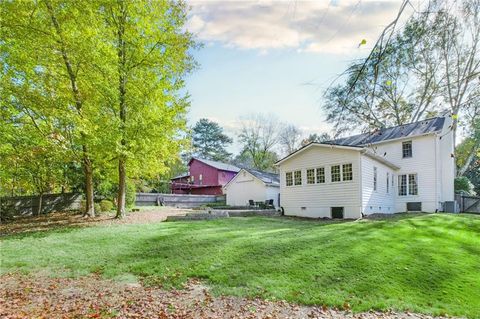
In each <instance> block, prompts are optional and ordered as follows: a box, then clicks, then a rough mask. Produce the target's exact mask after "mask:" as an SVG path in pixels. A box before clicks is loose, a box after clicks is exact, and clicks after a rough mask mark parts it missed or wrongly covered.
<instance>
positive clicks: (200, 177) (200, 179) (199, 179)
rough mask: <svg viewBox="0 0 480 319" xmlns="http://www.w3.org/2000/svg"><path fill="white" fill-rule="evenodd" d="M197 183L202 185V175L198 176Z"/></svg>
mask: <svg viewBox="0 0 480 319" xmlns="http://www.w3.org/2000/svg"><path fill="white" fill-rule="evenodd" d="M198 181H199V182H200V185H202V181H203V175H202V174H200V175H198Z"/></svg>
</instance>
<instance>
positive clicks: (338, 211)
mask: <svg viewBox="0 0 480 319" xmlns="http://www.w3.org/2000/svg"><path fill="white" fill-rule="evenodd" d="M331 211H332V218H343V207H332V208H331Z"/></svg>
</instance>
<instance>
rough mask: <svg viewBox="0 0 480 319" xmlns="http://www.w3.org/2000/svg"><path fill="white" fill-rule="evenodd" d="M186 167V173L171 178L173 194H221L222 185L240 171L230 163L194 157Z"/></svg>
mask: <svg viewBox="0 0 480 319" xmlns="http://www.w3.org/2000/svg"><path fill="white" fill-rule="evenodd" d="M188 167H189V172H188V174H185V175H182V176H177V177H174V178H172V180H171V181H172V183H171V189H172V193H173V194H195V195H222V194H223V186H224V185H225V184H227V183H228V182H229V181H230V180H231V179H232V178H234V177H235V175H237V173H238V172H239V171H240V168H238V167H236V166H233V165H230V164H225V163H222V162H216V161H211V160H206V159H202V158H195V157H194V158H192V159H191V160H190V162H188Z"/></svg>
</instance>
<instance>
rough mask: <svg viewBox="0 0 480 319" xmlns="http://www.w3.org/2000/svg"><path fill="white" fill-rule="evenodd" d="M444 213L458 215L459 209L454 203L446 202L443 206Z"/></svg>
mask: <svg viewBox="0 0 480 319" xmlns="http://www.w3.org/2000/svg"><path fill="white" fill-rule="evenodd" d="M443 207H444V208H445V209H444V210H445V212H446V213H459V212H460V209H459V207H458V205H457V202H456V201H446V202H445V204H444V206H443Z"/></svg>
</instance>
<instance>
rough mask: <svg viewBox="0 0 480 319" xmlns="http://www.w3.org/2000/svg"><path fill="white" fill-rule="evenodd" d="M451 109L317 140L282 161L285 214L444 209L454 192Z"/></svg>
mask: <svg viewBox="0 0 480 319" xmlns="http://www.w3.org/2000/svg"><path fill="white" fill-rule="evenodd" d="M451 126H452V118H451V116H444V117H436V118H431V119H427V120H423V121H419V122H415V123H410V124H406V125H401V126H396V127H392V128H387V129H382V130H377V131H375V132H373V133H366V134H360V135H355V136H351V137H347V138H341V139H337V140H335V141H332V142H328V143H310V144H308V145H306V146H304V147H302V148H301V149H299V150H298V151H296V152H294V153H292V154H290V155H288V156H287V157H285V158H283V159H281V160H280V161H278V162H277V164H276V165H277V166H278V168H279V170H280V194H281V203H280V206H281V207H282V208H283V210H284V213H285V215H295V216H305V217H343V218H359V217H361V216H362V214H366V215H368V214H373V213H396V212H405V211H427V212H434V211H443V210H444V207H445V202H451V201H453V200H454V187H453V181H454V178H455V161H454V157H453V151H454V145H453V144H454V143H453V132H452V127H451Z"/></svg>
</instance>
